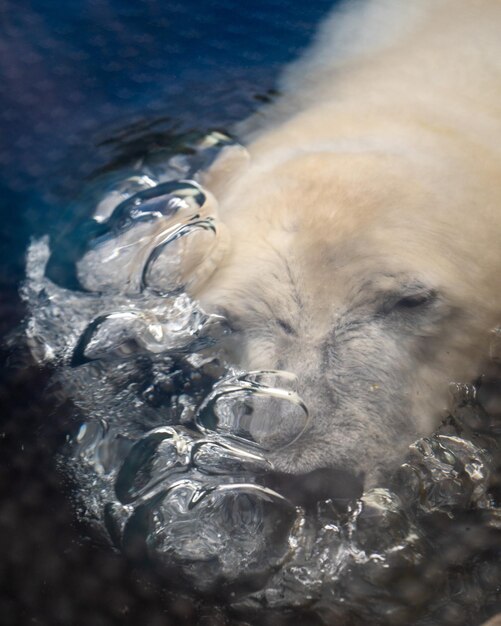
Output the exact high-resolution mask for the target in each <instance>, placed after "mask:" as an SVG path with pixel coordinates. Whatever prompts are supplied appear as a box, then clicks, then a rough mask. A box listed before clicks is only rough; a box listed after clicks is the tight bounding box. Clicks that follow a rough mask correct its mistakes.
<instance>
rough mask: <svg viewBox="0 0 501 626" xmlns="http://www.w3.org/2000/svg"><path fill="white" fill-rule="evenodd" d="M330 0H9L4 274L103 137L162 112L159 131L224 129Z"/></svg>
mask: <svg viewBox="0 0 501 626" xmlns="http://www.w3.org/2000/svg"><path fill="white" fill-rule="evenodd" d="M332 4H333V1H332V0H316V1H315V2H313V3H304V2H298V1H293V2H284V1H283V0H266V1H265V0H255V1H254V2H252V3H244V2H239V1H237V0H207V1H204V0H183V1H182V2H176V1H169V0H167V1H165V0H144V1H140V0H83V1H77V0H73V1H67V2H64V3H62V2H59V1H57V2H56V1H54V0H52V1H51V0H46V1H40V0H38V1H37V0H26V1H25V2H22V3H19V2H15V1H14V0H7V1H6V2H3V3H2V4H1V7H0V32H1V37H0V85H1V87H0V201H1V203H2V206H1V207H0V208H1V210H2V212H3V214H4V215H5V216H8V220H3V228H2V233H1V239H0V242H1V246H2V253H3V261H4V263H3V267H4V270H3V272H2V275H1V276H0V281H1V283H2V284H4V285H5V284H6V283H7V284H9V283H11V282H12V273H13V272H15V274H16V277H17V278H19V276H20V275H21V273H22V263H21V259H20V256H19V251H20V250H23V249H24V244H25V242H26V240H27V236H28V233H30V232H45V231H46V230H47V229H48V227H49V228H50V226H51V225H53V224H54V222H55V220H57V218H58V216H59V214H60V208H59V206H60V205H64V200H65V199H66V198H67V197H68V195H71V194H72V193H74V192H75V191H76V190H78V188H79V186H81V185H82V181H83V180H84V179H85V177H87V176H89V175H90V174H91V173H92V172H93V171H94V170H95V169H96V168H97V167H99V166H103V165H105V164H106V163H108V162H109V160H110V158H112V155H111V154H110V146H109V145H100V144H102V142H103V141H104V140H106V139H108V138H109V137H110V136H111V135H113V134H114V133H115V132H117V131H118V130H119V129H122V128H124V127H125V126H130V125H131V124H138V123H139V124H140V125H144V124H145V123H146V122H148V121H152V120H158V119H161V120H163V122H162V128H161V131H162V130H165V129H166V128H167V129H170V130H173V129H175V130H177V131H180V130H186V129H191V128H196V129H198V130H204V129H205V128H207V127H214V126H217V127H224V128H228V127H229V126H230V125H231V124H232V123H233V122H235V121H237V120H240V119H242V118H244V117H246V115H248V114H249V113H250V112H251V111H252V110H254V109H255V108H256V106H258V105H259V103H260V99H261V98H262V97H263V96H264V97H266V95H267V93H268V92H269V90H270V89H273V87H274V85H275V81H276V77H277V74H278V73H279V70H280V68H281V67H282V66H283V65H284V64H285V63H286V62H288V61H289V60H291V59H293V58H294V57H296V56H297V55H298V53H299V52H300V51H301V50H302V49H303V48H304V47H305V46H306V45H307V43H308V41H309V40H310V39H311V37H312V34H313V32H314V27H315V25H316V23H317V22H318V21H319V20H320V19H321V17H322V16H323V15H324V14H325V13H326V11H327V10H328V9H329V8H330V6H331V5H332ZM140 134H141V133H140ZM145 134H146V135H147V136H148V137H147V138H146V141H147V142H148V141H149V142H150V144H149V145H151V142H153V143H154V142H155V139H156V137H155V132H153V133H152V132H148V131H146V133H145ZM5 264H7V267H6V265H5ZM7 268H8V269H7Z"/></svg>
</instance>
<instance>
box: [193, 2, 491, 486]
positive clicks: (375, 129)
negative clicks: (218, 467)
mask: <svg viewBox="0 0 501 626" xmlns="http://www.w3.org/2000/svg"><path fill="white" fill-rule="evenodd" d="M500 27H501V2H499V1H498V0H414V1H413V2H403V1H402V0H372V1H371V0H369V1H366V2H361V1H360V2H359V1H356V0H354V1H352V2H346V3H345V4H344V5H343V7H342V9H341V10H338V11H336V12H335V13H334V14H333V15H332V16H331V17H330V18H329V19H328V20H327V21H326V22H325V24H324V25H323V27H322V28H321V29H320V32H319V35H318V38H317V41H316V43H315V44H314V45H313V46H312V48H311V49H310V51H308V52H307V54H306V55H305V56H304V57H303V58H302V59H300V60H299V61H298V62H297V63H296V64H295V65H293V66H292V67H291V68H290V69H289V70H288V71H287V72H286V73H285V75H284V78H283V82H282V88H283V92H284V95H283V97H282V99H281V100H280V101H278V102H277V103H276V104H274V105H272V106H271V107H269V108H268V109H267V110H264V111H262V112H260V113H259V115H258V116H257V117H255V118H253V119H251V120H249V121H247V122H246V123H245V124H243V125H242V129H241V131H242V133H243V134H244V136H245V137H246V138H247V140H246V143H247V149H248V152H249V155H250V156H249V159H246V158H245V156H244V155H243V153H242V152H241V151H239V150H238V149H235V150H229V151H227V152H226V153H224V154H223V155H222V156H221V158H220V159H219V161H218V162H216V164H215V165H214V166H213V168H212V170H211V171H210V172H209V173H208V174H207V176H206V180H205V184H207V185H208V186H209V188H211V190H212V191H213V192H214V193H215V195H216V196H217V198H218V200H219V202H220V214H221V218H222V220H223V221H224V222H225V223H226V225H227V227H228V228H229V231H230V234H231V239H232V244H231V249H230V251H229V253H228V255H227V257H226V259H225V262H224V263H223V264H222V266H221V267H220V268H219V269H218V271H217V272H216V273H215V274H214V276H213V278H212V280H211V281H210V282H209V283H208V285H207V286H206V287H205V288H204V290H203V291H201V292H198V293H197V294H196V295H197V296H199V297H200V298H201V300H202V303H203V304H204V305H205V306H206V307H207V308H208V309H210V310H216V311H221V312H223V313H225V314H226V315H227V316H228V319H229V321H230V324H231V325H232V326H233V329H234V332H235V337H236V339H237V341H236V345H237V346H238V348H237V358H238V359H239V360H240V361H241V363H242V365H243V366H244V367H247V368H251V369H258V368H263V369H268V368H278V369H286V370H290V371H293V372H295V373H296V374H297V375H298V377H299V380H300V391H301V393H302V395H303V397H304V399H305V400H306V403H307V404H308V406H309V407H310V409H311V411H312V414H313V415H314V422H313V426H312V428H311V429H310V431H309V433H308V435H307V436H306V437H304V438H303V439H302V440H300V441H299V442H298V443H297V444H295V445H294V446H291V447H290V448H287V449H285V450H283V451H282V452H280V453H277V454H276V455H275V457H274V459H273V460H274V463H275V465H276V467H277V469H280V470H282V471H287V472H292V473H300V472H307V471H310V470H312V469H315V468H318V467H343V468H344V469H349V470H351V471H353V472H355V473H358V474H365V475H366V476H368V477H369V479H370V480H376V479H377V477H379V476H380V475H381V472H384V471H386V470H387V469H388V468H391V467H393V466H394V465H395V464H396V462H397V461H398V460H399V459H401V458H402V456H403V454H404V452H405V449H406V447H407V446H408V445H409V444H410V443H411V442H412V441H413V440H414V439H415V438H416V437H419V436H422V435H425V434H427V433H430V432H431V431H432V430H433V429H434V428H435V427H436V426H437V425H438V423H439V422H440V419H441V417H442V416H443V413H444V410H445V408H446V406H447V396H448V391H447V388H448V383H449V381H451V380H463V381H468V380H471V379H473V378H474V377H475V376H477V375H478V374H479V373H480V372H481V371H482V369H483V368H484V367H485V361H486V355H487V352H488V343H489V331H490V329H491V328H493V327H494V326H495V325H496V324H497V323H498V322H499V319H500V311H501V289H500V288H499V287H500V286H499V277H500V276H501V142H500V137H501V105H500V104H499V103H500V101H501V37H499V29H500Z"/></svg>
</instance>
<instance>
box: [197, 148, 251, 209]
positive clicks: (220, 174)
mask: <svg viewBox="0 0 501 626" xmlns="http://www.w3.org/2000/svg"><path fill="white" fill-rule="evenodd" d="M249 162H250V157H249V153H248V152H247V150H246V149H245V148H244V147H243V146H240V145H238V144H233V145H231V146H227V147H226V148H223V149H222V150H221V152H220V154H219V156H218V157H217V159H216V160H215V161H214V163H213V164H212V165H211V166H210V168H209V169H208V170H207V171H206V172H204V173H203V174H202V176H201V179H200V182H201V183H202V185H203V186H204V187H206V188H207V189H209V191H211V192H212V193H213V194H214V195H215V196H216V198H217V197H219V196H220V195H221V194H222V193H223V192H224V190H225V188H226V187H227V186H228V185H229V184H230V183H231V182H232V181H234V180H235V179H236V178H237V177H238V176H241V175H242V174H243V173H244V172H245V171H246V169H247V168H248V166H249Z"/></svg>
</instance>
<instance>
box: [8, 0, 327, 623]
mask: <svg viewBox="0 0 501 626" xmlns="http://www.w3.org/2000/svg"><path fill="white" fill-rule="evenodd" d="M331 4H332V2H331V0H316V2H314V3H303V2H297V1H293V2H284V1H282V0H267V1H266V2H264V1H261V0H255V1H253V2H252V3H242V2H237V1H234V0H207V1H201V0H183V1H182V2H171V1H169V0H146V1H143V2H141V1H136V0H83V1H78V0H69V1H68V2H64V3H62V2H55V1H50V0H47V1H45V2H37V1H33V0H27V1H25V2H13V1H11V0H7V1H6V2H2V3H1V4H0V210H1V215H2V226H1V229H0V246H1V247H0V253H1V269H0V332H1V333H2V334H4V333H6V332H8V331H9V330H11V329H12V328H14V327H15V326H16V324H17V323H18V322H19V320H20V319H21V317H22V315H23V310H22V307H21V305H20V302H19V298H18V296H17V290H18V286H19V282H20V281H21V280H22V278H23V274H24V254H25V250H26V246H27V244H28V241H29V237H30V236H31V235H32V234H41V233H43V232H53V233H54V232H58V230H59V229H60V228H61V227H62V226H63V225H64V224H65V223H66V222H67V221H68V220H70V219H71V215H68V213H67V209H66V207H67V206H68V201H69V200H71V199H72V198H73V196H74V194H76V193H77V192H78V191H79V190H80V189H81V187H82V186H83V185H84V184H85V181H86V179H87V178H88V177H89V176H90V175H92V173H93V172H95V171H96V170H99V169H100V168H106V167H108V166H109V165H110V164H113V163H117V162H122V161H123V160H124V159H125V160H129V159H130V158H131V157H133V156H135V155H137V154H140V153H142V152H144V151H146V150H147V151H150V152H151V151H154V150H155V149H157V147H159V146H162V145H164V144H166V143H167V144H169V143H170V142H171V141H172V136H173V135H176V134H178V133H181V132H185V131H189V130H192V129H195V130H197V131H205V130H206V129H208V128H212V127H223V128H229V127H230V126H231V124H232V123H234V122H236V121H238V120H240V119H242V118H245V117H246V116H247V115H248V114H249V113H250V112H252V111H253V110H255V109H256V107H257V106H259V104H260V103H261V102H262V101H265V100H267V99H268V98H269V97H270V93H271V92H272V90H273V89H274V86H275V80H276V77H277V74H278V72H279V70H280V68H281V67H282V66H283V65H284V64H285V63H286V62H288V61H289V60H291V59H293V58H294V57H295V56H296V55H297V54H298V53H299V51H300V50H301V49H302V48H304V47H305V46H306V45H307V43H308V41H309V40H310V38H311V36H312V33H313V31H314V27H315V25H316V23H317V22H318V21H319V20H320V19H321V17H322V15H324V14H325V12H326V11H327V10H328V8H329V7H330V5H331ZM7 356H8V361H7V367H5V368H4V371H3V372H2V378H1V381H0V406H1V407H2V415H1V420H2V424H1V427H0V437H1V438H0V448H1V452H0V457H1V462H2V470H1V473H0V491H1V507H0V554H1V559H0V624H5V625H10V624H51V625H54V624H92V625H93V626H101V625H109V624H117V623H119V624H142V623H144V624H148V625H151V626H154V625H157V624H162V625H168V624H176V625H177V624H195V623H200V624H206V625H209V624H222V623H225V618H224V617H223V614H222V612H220V611H219V610H218V609H217V608H214V606H212V605H209V606H207V607H204V606H201V607H198V606H197V605H196V604H194V603H193V601H192V600H191V599H185V598H183V596H182V595H180V594H177V595H176V597H175V598H174V599H173V598H168V597H162V595H161V594H159V593H158V589H157V588H156V586H155V574H154V573H152V572H151V571H146V572H139V573H138V572H135V571H132V570H131V568H130V566H128V565H127V564H125V563H124V561H123V560H122V559H120V558H118V557H116V556H114V555H112V554H110V553H109V552H108V551H104V550H100V549H99V548H98V547H96V546H95V545H94V544H93V543H91V542H88V543H82V540H81V537H82V532H81V531H82V529H80V528H77V527H76V526H75V524H74V517H73V512H72V507H71V503H70V502H69V501H68V497H67V496H68V494H67V493H66V491H65V485H64V484H63V482H64V481H63V479H62V478H61V476H60V474H58V473H57V471H56V468H55V463H54V459H55V451H56V450H57V449H58V447H59V446H60V445H61V443H63V442H64V440H65V436H66V432H67V427H68V424H67V423H66V421H65V418H66V414H65V411H64V407H63V408H61V409H59V410H58V412H57V413H56V412H55V410H54V406H55V405H56V404H57V403H56V402H55V401H54V400H55V398H54V397H52V398H50V397H49V398H45V399H43V398H42V390H43V388H44V386H45V383H46V381H47V378H48V374H47V373H45V372H42V371H40V370H39V369H37V368H36V367H33V366H27V365H26V364H25V360H24V355H23V354H22V351H21V350H20V349H18V350H16V349H14V350H13V351H11V352H10V354H9V355H7V354H3V357H7ZM2 360H4V359H3V358H2ZM53 393H54V394H55V395H56V396H57V390H54V392H53Z"/></svg>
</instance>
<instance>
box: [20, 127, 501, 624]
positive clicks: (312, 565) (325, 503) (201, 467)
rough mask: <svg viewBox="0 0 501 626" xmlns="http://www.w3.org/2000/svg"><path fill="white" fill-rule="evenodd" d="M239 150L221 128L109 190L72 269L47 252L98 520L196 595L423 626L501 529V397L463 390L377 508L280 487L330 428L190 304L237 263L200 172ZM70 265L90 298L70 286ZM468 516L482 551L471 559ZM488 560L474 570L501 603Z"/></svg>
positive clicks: (88, 489) (81, 501)
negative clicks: (287, 450) (499, 483)
mask: <svg viewBox="0 0 501 626" xmlns="http://www.w3.org/2000/svg"><path fill="white" fill-rule="evenodd" d="M228 143H229V140H228V139H227V138H225V137H222V136H219V135H216V136H214V137H212V138H208V139H207V140H206V141H205V142H204V141H202V142H200V144H199V146H198V148H197V150H195V151H194V153H193V154H192V156H182V157H179V158H173V159H170V160H169V161H168V162H167V163H165V162H164V163H162V162H161V161H159V162H155V163H149V164H148V163H143V164H141V168H142V169H140V170H139V171H133V172H127V173H125V174H124V176H123V177H122V178H119V177H117V176H116V175H114V176H113V177H112V178H111V179H110V177H107V178H106V179H105V180H103V181H102V187H101V195H99V193H97V191H98V187H96V188H95V189H94V191H93V196H92V197H93V198H94V200H93V202H91V206H90V211H91V215H90V216H89V220H90V222H91V225H92V228H90V229H86V230H85V232H84V233H82V235H81V237H82V239H83V242H82V244H81V245H80V247H78V250H77V251H78V254H74V255H73V257H72V258H71V260H68V258H65V257H64V255H59V256H58V254H57V253H56V252H55V250H54V249H52V248H53V246H51V245H49V242H48V240H47V239H42V240H39V241H36V242H33V243H32V244H31V246H30V249H29V253H28V258H27V277H28V278H27V281H26V283H25V285H24V287H23V291H22V295H23V297H24V299H25V301H26V303H27V306H28V310H29V315H28V320H27V324H26V334H27V339H28V342H29V345H30V348H31V350H32V353H33V355H34V356H35V358H36V359H37V360H38V361H39V362H40V363H48V362H51V363H53V364H55V365H57V369H56V372H55V374H54V380H55V381H58V382H59V383H61V385H62V386H63V387H64V388H65V389H66V390H67V393H68V394H69V396H70V397H71V399H72V401H73V403H74V405H75V407H76V409H77V410H78V411H79V412H80V414H83V415H84V420H83V421H82V422H81V423H80V424H79V425H78V427H77V428H76V429H75V433H74V435H73V437H72V438H71V441H70V442H69V444H68V447H67V450H66V452H65V458H64V461H63V463H64V466H65V471H66V472H71V473H73V477H74V480H75V484H76V485H77V488H78V493H77V502H78V508H79V513H80V516H81V517H82V518H83V519H85V520H86V521H87V522H88V523H90V524H91V525H93V526H94V527H95V528H96V529H97V530H98V531H99V532H100V533H101V534H102V535H103V536H104V537H105V538H106V539H107V540H108V541H109V542H110V543H112V544H113V545H114V546H116V547H117V548H119V549H120V550H122V551H124V552H126V553H128V554H130V555H132V556H133V557H134V558H138V557H140V558H146V559H150V560H152V561H154V562H155V563H156V564H157V565H158V566H159V567H160V568H161V569H163V571H165V573H166V576H167V577H169V575H170V574H171V573H172V572H173V571H175V572H176V573H179V574H180V575H181V577H180V580H184V581H185V583H186V585H187V586H188V587H189V588H190V589H196V590H198V591H200V592H209V591H214V590H218V591H221V590H224V589H227V590H229V593H228V597H230V598H231V602H232V605H233V607H234V609H235V610H245V611H247V612H249V611H251V612H252V611H261V610H263V608H266V609H267V610H270V611H273V610H282V609H290V608H291V607H310V608H311V610H312V611H313V612H315V614H316V616H317V617H320V619H321V620H323V622H324V623H326V624H329V623H334V622H336V621H342V620H346V619H348V617H349V619H350V620H351V621H352V622H353V623H361V624H365V623H369V622H370V623H385V624H387V623H393V624H402V625H403V624H409V623H411V621H412V622H413V623H414V622H415V621H416V620H417V619H418V616H419V614H420V613H421V612H424V611H425V609H426V610H427V611H428V613H429V614H433V611H439V610H440V606H441V604H440V603H441V602H442V603H443V602H444V598H448V597H452V595H453V594H454V586H453V585H452V584H451V583H450V581H447V584H448V585H449V592H448V591H447V585H446V580H445V578H444V576H445V574H444V572H447V571H448V569H447V568H448V567H449V565H451V566H455V565H457V563H458V562H460V563H465V562H467V561H468V559H470V558H472V557H473V556H474V555H475V554H476V553H477V552H478V551H479V550H482V546H483V545H485V543H482V542H486V541H487V539H486V537H487V536H490V535H489V533H497V535H496V536H497V537H498V535H499V532H500V531H501V514H500V509H499V501H498V499H496V495H495V494H494V492H493V490H492V485H491V477H492V475H493V473H494V471H495V467H496V463H497V459H498V458H499V438H498V437H497V435H499V432H500V429H499V411H498V409H497V408H496V407H498V405H499V402H497V401H496V396H495V393H494V392H492V393H491V392H489V393H488V389H490V388H489V387H488V384H487V382H485V381H484V382H483V383H481V384H480V385H479V386H477V387H474V386H472V385H457V386H456V387H455V388H454V398H455V400H454V410H453V416H452V417H451V418H450V420H449V421H448V422H447V423H446V424H444V426H443V427H442V429H441V430H440V431H439V432H437V433H436V434H434V435H433V436H431V437H428V438H425V439H421V440H419V441H417V442H415V444H414V445H413V446H411V448H410V450H409V455H408V458H407V459H406V460H405V462H404V463H403V464H402V466H401V468H400V469H399V471H398V472H397V473H396V474H395V476H394V477H393V480H392V482H391V484H388V485H386V486H385V487H384V488H383V487H381V488H378V489H372V490H369V491H366V492H365V493H364V494H363V496H362V497H361V498H359V499H352V500H351V501H349V502H346V501H341V500H339V501H336V500H334V499H330V500H319V501H318V502H317V503H316V505H315V506H314V507H313V509H312V510H305V509H303V508H301V507H298V506H294V505H293V504H292V502H290V501H289V500H288V499H287V498H285V497H284V496H283V495H282V494H280V493H279V492H277V491H274V490H273V489H270V488H269V487H268V486H266V484H267V480H266V479H267V477H268V476H270V475H272V474H273V467H272V463H271V462H270V460H269V458H268V455H269V453H271V452H273V451H275V450H277V449H279V448H282V447H285V446H287V445H289V444H290V443H292V442H294V441H296V440H297V439H298V438H300V437H301V436H305V433H307V431H308V427H309V426H310V423H311V418H310V416H309V414H308V411H307V408H306V407H305V405H304V403H303V402H302V400H301V398H300V397H299V396H298V395H297V391H296V385H295V383H296V381H295V378H294V376H293V375H292V374H289V373H287V372H274V371H259V372H242V371H239V370H237V369H236V368H235V367H234V366H233V365H232V364H230V363H227V362H226V361H225V360H224V358H223V357H222V354H220V352H219V341H220V339H221V338H222V337H223V336H224V335H225V334H226V333H227V332H228V330H227V327H226V326H225V324H224V320H222V319H221V318H220V317H219V316H214V315H207V314H206V313H205V312H204V311H203V310H201V309H200V307H199V306H198V305H197V304H196V303H195V302H193V301H192V300H191V299H190V298H189V296H188V295H187V294H186V293H185V290H187V289H188V290H189V289H190V288H191V287H192V286H193V285H195V284H197V281H203V280H206V279H207V278H208V276H209V274H210V272H211V271H212V270H213V269H214V267H215V266H216V265H217V263H218V258H219V256H218V255H220V254H222V252H223V250H224V241H223V240H224V234H223V233H224V227H222V226H221V225H220V224H219V221H218V217H217V206H216V203H215V201H214V199H213V198H212V197H211V196H210V194H208V192H206V191H205V190H204V189H203V188H202V187H201V186H200V185H199V183H198V182H196V181H195V180H189V178H196V176H197V171H198V169H200V168H201V167H204V166H205V165H206V164H207V162H208V161H210V160H211V159H212V158H214V155H215V154H217V151H218V150H220V149H221V147H224V146H225V145H228ZM173 178H176V179H181V180H175V181H174V180H171V179H173ZM55 245H56V247H57V244H55ZM54 259H55V261H54ZM61 259H63V260H64V262H68V263H69V262H70V261H71V263H72V264H73V266H74V269H75V273H76V275H77V277H78V280H79V285H78V288H75V289H67V288H65V287H64V286H61V285H58V284H55V282H54V281H53V280H51V271H50V266H51V263H53V264H54V263H56V261H57V262H61ZM46 267H48V268H49V270H48V272H46V271H45V269H46ZM493 339H494V341H493V348H492V354H491V356H492V359H493V361H495V362H496V359H497V355H498V352H499V349H498V348H499V346H498V343H499V341H498V340H499V332H496V333H495V334H494V336H493ZM496 402H497V403H496ZM465 514H468V515H469V516H470V517H469V518H468V519H469V520H470V521H469V522H468V523H469V524H470V528H471V532H469V535H468V537H470V538H472V539H471V545H470V544H468V543H467V542H464V545H462V546H461V550H462V551H460V553H459V556H458V551H457V544H458V536H459V537H460V538H461V539H462V540H463V539H464V537H465V535H464V533H463V534H460V530H459V529H460V528H462V526H461V525H462V524H463V521H462V520H463V517H464V515H465ZM498 538H499V537H498ZM459 543H461V542H459ZM489 545H490V544H489ZM486 567H487V566H484V565H482V564H480V563H477V564H476V565H475V568H474V571H475V572H477V569H478V571H479V573H478V579H479V580H481V581H482V582H479V583H478V586H479V588H485V589H486V590H488V589H492V584H491V583H490V582H488V581H491V579H492V576H490V577H489V576H488V575H487V574H488V572H487V573H486V571H487V570H486V569H485V568H486ZM493 567H494V565H493ZM496 571H497V570H496ZM475 575H477V574H475ZM500 575H501V572H500ZM494 579H495V577H494ZM430 581H432V583H430ZM448 593H449V594H450V596H448V595H447V594H448ZM486 593H488V591H486ZM437 594H438V595H437ZM437 598H438V599H437ZM430 612H431V613H430ZM437 614H438V613H437ZM347 616H348V617H347ZM411 617H412V620H411ZM430 619H431V618H430ZM357 620H358V621H357ZM258 621H259V620H258ZM423 623H428V622H423ZM437 623H438V622H437Z"/></svg>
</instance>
